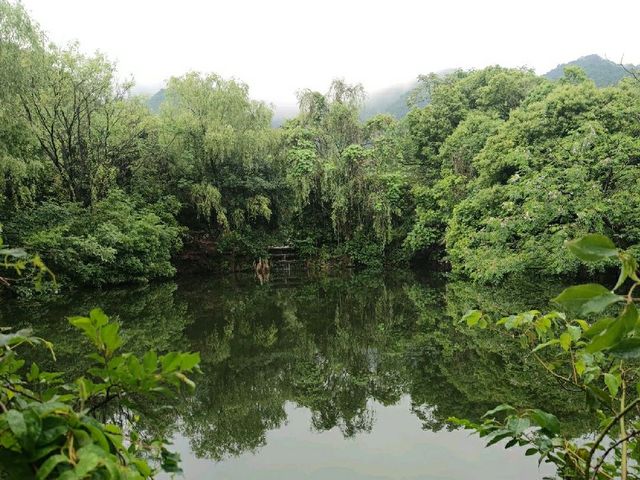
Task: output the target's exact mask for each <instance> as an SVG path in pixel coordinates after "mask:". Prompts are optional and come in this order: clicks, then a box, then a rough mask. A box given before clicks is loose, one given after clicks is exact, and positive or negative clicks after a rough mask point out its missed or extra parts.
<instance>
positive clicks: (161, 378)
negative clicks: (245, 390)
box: [0, 309, 200, 480]
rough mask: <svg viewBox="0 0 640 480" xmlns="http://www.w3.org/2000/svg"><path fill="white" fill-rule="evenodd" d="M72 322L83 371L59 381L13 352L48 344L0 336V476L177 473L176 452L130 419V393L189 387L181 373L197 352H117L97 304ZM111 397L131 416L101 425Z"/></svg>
mask: <svg viewBox="0 0 640 480" xmlns="http://www.w3.org/2000/svg"><path fill="white" fill-rule="evenodd" d="M70 322H71V324H72V325H74V326H75V327H76V328H78V329H79V330H81V331H82V332H83V333H84V336H85V337H86V338H87V339H88V340H89V341H90V342H91V343H92V344H93V346H94V348H95V352H94V353H92V354H90V355H89V356H88V359H89V360H90V362H91V364H92V366H91V368H89V369H88V371H87V374H86V375H84V376H81V377H79V378H76V379H75V380H74V381H72V382H69V383H66V382H64V381H63V380H62V373H57V372H56V373H53V372H44V371H41V370H40V368H39V367H38V366H37V365H36V364H35V363H32V364H31V366H30V368H29V369H28V371H25V370H26V369H25V368H24V366H25V361H24V360H23V359H21V358H20V357H19V351H20V348H21V347H23V346H25V345H44V346H46V347H47V348H49V349H50V350H51V352H52V353H53V349H52V345H51V344H50V343H49V342H46V341H44V340H42V339H40V338H37V337H33V336H32V335H31V332H30V331H28V330H21V331H18V332H15V333H3V334H0V406H1V408H2V413H0V473H2V474H3V478H5V477H4V476H5V475H6V477H8V478H10V479H28V478H35V479H38V480H45V479H48V478H61V479H63V478H64V479H76V478H77V479H81V478H102V479H114V480H115V479H125V478H126V479H144V478H152V477H153V476H154V475H155V474H156V473H158V472H159V471H161V470H162V471H165V472H178V471H180V470H179V466H178V461H179V457H178V456H177V455H176V454H174V453H171V452H170V451H168V450H167V449H166V448H165V444H166V440H164V439H162V438H157V439H151V440H147V439H146V438H145V436H144V435H143V434H142V432H141V431H139V429H138V427H137V420H136V412H137V408H136V398H137V399H138V401H139V400H140V399H144V398H148V397H154V396H158V395H161V394H168V393H170V392H172V391H173V392H175V391H179V390H180V389H181V387H182V386H186V387H187V388H189V389H193V387H194V384H193V382H192V381H191V380H190V379H189V378H188V377H187V374H189V373H192V372H197V371H199V369H198V363H199V361H200V356H199V354H197V353H195V354H193V353H178V352H171V353H168V354H166V355H164V356H158V355H157V354H156V353H155V352H152V351H150V352H147V353H146V354H145V355H144V356H143V357H141V358H140V357H137V356H135V355H131V354H128V353H125V354H119V353H118V349H119V348H120V346H121V344H122V338H121V337H120V335H119V332H118V330H119V328H118V327H119V326H118V324H117V323H113V322H110V321H109V319H108V318H107V316H106V315H105V314H104V313H103V312H102V311H101V310H99V309H94V310H92V311H91V314H90V315H89V317H74V318H71V319H70ZM116 400H119V401H120V402H121V405H122V406H121V407H120V408H122V409H124V410H126V411H127V412H128V413H131V415H126V416H123V417H126V418H131V419H133V420H131V421H129V422H126V424H125V425H124V426H118V425H116V424H115V423H111V422H106V423H102V422H100V421H98V420H97V419H96V417H95V415H96V413H97V412H98V411H100V410H101V409H102V408H104V407H106V406H107V405H108V404H110V403H111V402H113V401H116Z"/></svg>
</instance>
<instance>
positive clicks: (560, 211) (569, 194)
mask: <svg viewBox="0 0 640 480" xmlns="http://www.w3.org/2000/svg"><path fill="white" fill-rule="evenodd" d="M639 93H640V90H638V88H637V87H636V86H635V85H622V86H621V87H620V88H616V89H602V90H598V89H596V88H595V87H594V86H593V85H592V84H589V83H579V84H572V83H565V84H562V85H558V86H556V87H555V88H554V89H553V90H551V91H550V92H549V93H548V94H547V95H546V96H544V97H543V99H541V100H534V101H531V102H530V103H528V104H526V105H524V106H523V107H522V108H520V109H518V110H517V111H514V112H513V113H512V115H511V117H510V118H509V120H508V121H507V122H505V123H504V124H503V125H502V127H500V129H499V130H498V131H497V133H496V134H495V135H494V136H493V137H492V138H491V139H490V140H489V141H488V142H487V144H486V146H485V147H484V148H483V150H482V151H481V152H480V153H478V155H477V156H476V157H475V158H474V159H473V166H474V168H475V170H476V171H477V177H476V178H475V179H474V180H472V181H471V183H470V184H469V187H468V188H469V193H468V195H467V197H466V198H465V199H463V200H462V201H461V202H460V203H459V204H458V205H457V206H456V207H455V209H454V212H453V216H452V218H451V220H450V222H449V224H448V230H447V234H446V244H447V252H448V254H449V258H450V260H451V263H452V265H453V267H454V269H455V270H456V271H459V272H463V273H465V274H467V275H469V276H471V277H472V278H474V279H477V280H482V281H496V280H499V279H501V278H503V277H504V276H506V275H511V274H514V273H522V272H524V271H527V270H531V269H535V270H537V271H538V272H540V274H547V275H548V274H552V275H553V274H556V275H558V274H574V273H576V272H578V269H579V268H580V264H579V263H578V262H577V261H576V260H575V259H573V258H572V257H571V256H570V255H568V252H567V251H566V249H562V248H561V246H562V244H563V243H564V241H565V240H567V239H569V238H573V237H574V236H576V235H580V234H581V233H584V232H586V231H595V232H600V233H605V234H609V235H615V238H616V240H617V241H618V242H619V243H620V244H622V245H623V246H625V247H627V248H629V247H632V246H633V245H636V244H638V242H639V241H640V237H639V236H638V232H637V229H636V228H635V226H634V224H633V222H628V221H624V220H623V219H622V217H621V212H624V214H625V215H626V217H625V218H627V219H629V218H635V217H636V216H637V215H638V212H637V211H636V210H637V208H636V207H637V205H635V204H633V203H631V204H630V203H629V202H628V201H626V200H625V199H626V198H628V195H635V193H634V192H636V191H637V189H638V185H639V184H640V183H639V182H638V174H639V172H640V170H638V166H637V162H636V160H635V158H636V156H635V155H636V154H635V152H637V149H638V142H637V131H638V126H637V124H636V123H634V122H629V121H627V120H625V118H624V115H623V116H621V115H620V112H622V111H633V110H635V109H637V108H638V107H639V106H640V103H639V100H640V96H639ZM607 264H610V262H606V261H605V262H603V263H598V264H595V265H594V267H593V268H602V267H603V266H604V265H607Z"/></svg>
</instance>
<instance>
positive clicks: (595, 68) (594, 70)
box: [543, 55, 638, 87]
mask: <svg viewBox="0 0 640 480" xmlns="http://www.w3.org/2000/svg"><path fill="white" fill-rule="evenodd" d="M569 65H575V66H577V67H580V68H582V69H583V70H584V71H585V73H586V74H587V77H589V78H590V79H591V80H593V81H594V83H595V84H596V85H597V86H598V87H608V86H610V85H615V84H616V83H618V82H619V81H620V80H622V79H623V78H624V77H628V76H629V74H628V73H627V72H626V71H625V70H624V68H622V66H621V65H620V64H618V63H615V62H612V61H611V60H607V59H606V58H602V57H601V56H600V55H587V56H585V57H580V58H578V59H577V60H573V61H571V62H567V63H563V64H561V65H558V66H557V67H556V68H554V69H553V70H551V71H549V72H547V73H545V74H544V75H543V77H545V78H548V79H549V80H559V79H561V78H562V76H563V75H564V68H565V67H568V66H569ZM626 68H628V69H630V70H634V69H637V68H638V67H637V66H636V65H626Z"/></svg>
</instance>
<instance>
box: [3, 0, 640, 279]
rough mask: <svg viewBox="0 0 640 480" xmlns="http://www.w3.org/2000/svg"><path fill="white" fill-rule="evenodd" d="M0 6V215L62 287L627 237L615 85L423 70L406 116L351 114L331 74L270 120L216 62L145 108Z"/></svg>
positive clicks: (523, 265) (620, 111) (625, 164)
mask: <svg viewBox="0 0 640 480" xmlns="http://www.w3.org/2000/svg"><path fill="white" fill-rule="evenodd" d="M0 6H1V7H2V9H1V10H0V16H1V18H0V20H2V21H0V41H1V42H2V49H1V50H0V66H1V68H0V97H1V98H0V171H1V176H0V218H1V223H2V224H3V229H4V235H5V238H6V240H7V242H8V243H9V244H11V245H21V246H25V247H27V248H28V249H29V250H31V251H34V252H39V253H40V254H41V255H42V256H43V257H44V258H46V259H47V261H48V263H49V265H50V266H51V267H52V268H53V269H54V270H55V271H56V272H59V274H60V276H61V278H62V280H63V284H64V283H65V282H66V284H67V285H68V284H72V283H81V284H94V285H101V284H107V283H121V282H129V281H148V280H151V279H154V278H161V277H170V276H172V275H174V274H175V273H176V265H177V263H176V259H178V258H180V259H182V261H187V260H188V259H192V260H193V259H194V258H195V259H197V261H198V262H202V259H203V258H206V262H207V264H208V265H209V266H213V267H215V268H218V269H229V268H241V267H243V266H247V265H250V264H251V262H252V261H253V260H254V259H256V258H258V257H260V256H261V255H264V254H265V252H266V247H267V246H269V245H271V244H274V243H283V242H285V243H290V244H292V245H294V246H296V247H297V248H298V249H299V251H300V252H301V254H302V255H304V256H305V258H307V259H309V260H310V261H313V262H315V263H316V264H321V265H329V264H341V265H348V266H363V267H375V268H379V267H382V266H384V265H388V264H402V263H405V264H406V263H409V262H413V263H415V264H419V265H422V264H426V262H439V263H440V264H441V265H442V266H445V267H450V268H452V269H453V271H455V272H459V273H462V274H464V275H467V276H469V277H471V278H473V279H476V280H480V281H486V282H495V281H499V280H501V279H503V278H504V277H506V276H509V275H512V274H516V273H521V272H524V271H530V270H532V269H535V270H536V271H537V272H538V273H540V274H545V275H550V274H551V275H563V274H574V273H576V272H577V271H578V268H579V267H578V264H577V263H576V261H574V260H572V259H570V258H568V257H567V256H566V255H565V253H564V250H563V249H562V248H560V246H561V244H562V242H564V240H566V239H568V238H573V237H575V236H577V235H579V234H581V233H584V232H603V233H606V234H607V235H609V236H611V237H613V238H614V239H615V241H616V242H617V244H619V245H621V246H622V247H625V248H637V247H638V245H639V244H640V228H638V225H637V224H638V222H637V219H638V218H640V203H639V202H637V201H635V199H636V198H638V195H639V194H640V166H639V162H640V160H639V159H640V140H639V138H640V122H639V121H638V118H640V85H639V84H638V82H637V81H636V80H635V79H633V78H625V79H623V80H622V81H621V82H620V83H619V84H618V85H615V86H611V87H606V88H600V89H599V88H597V87H596V85H595V84H594V82H593V81H591V80H590V79H589V78H588V77H587V75H586V74H585V72H584V71H583V70H581V69H579V68H576V67H568V68H565V70H564V73H563V77H562V78H561V79H559V80H558V81H555V82H552V81H550V80H548V79H546V78H544V77H539V76H537V75H535V74H534V73H533V72H532V71H530V70H526V69H508V68H502V67H499V66H494V67H488V68H485V69H482V70H477V71H455V72H452V73H450V74H448V75H425V76H421V77H420V79H419V81H418V86H417V87H418V90H417V92H418V93H419V95H418V96H417V97H416V98H415V99H414V100H415V103H414V105H415V106H414V107H413V108H412V109H411V111H410V112H409V113H408V114H407V115H406V117H404V118H401V119H398V118H394V116H392V115H385V114H382V115H375V116H373V117H371V118H369V119H367V120H366V121H362V120H361V116H360V115H361V111H362V107H363V102H364V99H365V92H364V91H363V88H362V87H361V86H360V85H349V84H346V83H344V82H343V81H339V80H336V81H334V82H333V83H332V84H331V85H328V86H327V90H326V92H316V91H311V90H301V91H300V94H299V98H298V100H299V108H300V113H299V115H298V116H297V117H296V118H293V119H290V120H288V121H287V122H285V123H284V124H283V125H282V127H280V128H272V126H271V121H272V115H273V112H272V110H271V108H270V107H269V106H268V105H267V104H265V103H264V102H260V101H256V100H254V99H252V97H251V94H250V90H249V87H248V86H247V85H245V84H243V83H241V82H238V81H235V80H228V79H225V78H222V77H220V76H218V75H216V74H214V73H208V74H201V73H194V72H189V73H185V74H184V75H182V76H180V77H175V78H172V79H170V80H169V82H168V83H167V85H166V88H165V90H163V93H162V96H163V97H164V100H163V101H162V102H155V103H152V104H151V105H149V103H147V102H146V101H144V100H142V99H140V98H138V97H136V96H133V95H132V94H131V93H130V92H131V87H132V85H131V84H130V83H126V82H124V83H123V82H121V81H120V80H118V78H119V77H118V76H117V73H116V70H115V66H114V63H113V62H112V61H111V60H109V59H107V58H105V57H104V56H102V55H99V54H98V55H92V56H87V55H85V54H82V53H81V52H80V50H79V49H78V47H77V46H75V45H71V46H67V47H60V46H55V45H50V44H49V43H48V42H47V41H46V40H45V37H44V35H43V33H42V32H41V31H40V30H39V28H38V27H37V26H36V25H34V24H33V23H32V22H31V21H30V20H29V18H28V16H27V15H26V13H25V12H24V10H23V9H22V7H20V6H13V5H12V4H9V3H7V2H2V3H0ZM427 98H428V99H429V103H428V104H426V103H425V99H427ZM629 192H635V193H629ZM602 267H603V266H600V265H596V267H595V268H596V269H597V268H602Z"/></svg>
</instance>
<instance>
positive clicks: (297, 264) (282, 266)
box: [255, 245, 303, 286]
mask: <svg viewBox="0 0 640 480" xmlns="http://www.w3.org/2000/svg"><path fill="white" fill-rule="evenodd" d="M267 253H268V257H267V258H266V259H262V258H260V259H259V260H258V261H257V263H256V264H255V269H256V275H257V277H258V279H259V280H260V283H264V282H271V283H272V284H274V285H278V286H280V285H282V286H284V285H297V284H299V283H300V281H301V278H300V275H299V274H300V271H301V269H302V266H303V263H302V262H301V261H300V259H299V258H298V252H297V250H296V248H295V247H293V246H291V245H281V246H272V247H269V248H268V249H267Z"/></svg>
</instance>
